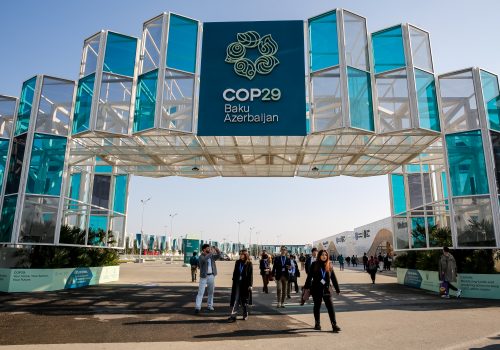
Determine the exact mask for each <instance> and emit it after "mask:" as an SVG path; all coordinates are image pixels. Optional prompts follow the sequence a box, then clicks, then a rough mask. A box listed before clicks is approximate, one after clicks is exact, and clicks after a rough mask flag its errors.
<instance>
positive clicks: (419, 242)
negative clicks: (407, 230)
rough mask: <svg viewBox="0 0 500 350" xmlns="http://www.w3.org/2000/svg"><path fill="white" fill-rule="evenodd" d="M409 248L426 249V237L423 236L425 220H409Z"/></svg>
mask: <svg viewBox="0 0 500 350" xmlns="http://www.w3.org/2000/svg"><path fill="white" fill-rule="evenodd" d="M411 240H412V241H411V242H412V243H411V247H412V248H427V237H426V234H425V218H423V217H415V218H411Z"/></svg>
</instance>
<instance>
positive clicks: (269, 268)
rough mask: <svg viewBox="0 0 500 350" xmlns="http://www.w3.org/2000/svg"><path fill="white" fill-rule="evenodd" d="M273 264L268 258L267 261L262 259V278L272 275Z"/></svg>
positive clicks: (260, 266) (260, 264) (260, 265)
mask: <svg viewBox="0 0 500 350" xmlns="http://www.w3.org/2000/svg"><path fill="white" fill-rule="evenodd" d="M270 265H271V264H270V263H269V260H268V259H267V258H266V259H260V263H259V269H260V274H261V275H262V276H264V275H268V274H270V273H271V266H270ZM266 269H267V270H268V272H266Z"/></svg>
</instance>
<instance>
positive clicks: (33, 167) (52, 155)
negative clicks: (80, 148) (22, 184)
mask: <svg viewBox="0 0 500 350" xmlns="http://www.w3.org/2000/svg"><path fill="white" fill-rule="evenodd" d="M66 142H67V140H66V138H65V137H58V136H49V135H43V134H35V137H34V139H33V148H32V150H31V160H30V168H29V173H28V181H27V182H26V192H27V193H30V194H45V195H51V196H58V195H60V194H61V182H62V175H63V170H64V156H65V153H66Z"/></svg>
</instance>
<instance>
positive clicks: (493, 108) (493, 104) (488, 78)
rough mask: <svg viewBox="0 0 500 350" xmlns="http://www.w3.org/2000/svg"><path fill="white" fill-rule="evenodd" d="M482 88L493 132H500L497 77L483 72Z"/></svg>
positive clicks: (499, 94)
mask: <svg viewBox="0 0 500 350" xmlns="http://www.w3.org/2000/svg"><path fill="white" fill-rule="evenodd" d="M481 88H482V89H483V98H484V108H485V110H486V114H487V117H488V122H489V126H490V128H491V129H493V130H497V131H500V93H499V91H498V78H497V76H496V75H493V74H491V73H488V72H485V71H481Z"/></svg>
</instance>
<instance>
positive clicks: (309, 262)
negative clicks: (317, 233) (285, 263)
mask: <svg viewBox="0 0 500 350" xmlns="http://www.w3.org/2000/svg"><path fill="white" fill-rule="evenodd" d="M317 255H318V248H313V249H312V250H311V256H310V257H308V258H307V260H306V274H308V275H309V270H310V268H311V265H312V263H313V262H315V261H316V256H317Z"/></svg>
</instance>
